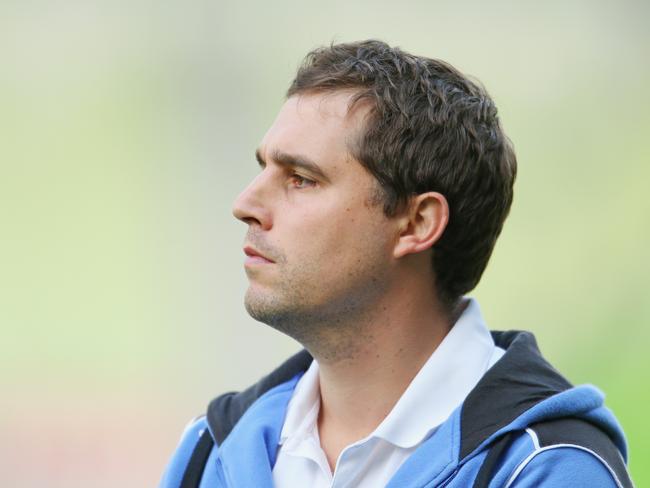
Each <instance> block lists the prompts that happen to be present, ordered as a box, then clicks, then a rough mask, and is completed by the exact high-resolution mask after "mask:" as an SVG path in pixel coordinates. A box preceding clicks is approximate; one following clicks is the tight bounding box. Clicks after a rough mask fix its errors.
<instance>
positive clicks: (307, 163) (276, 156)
mask: <svg viewBox="0 0 650 488" xmlns="http://www.w3.org/2000/svg"><path fill="white" fill-rule="evenodd" d="M255 159H257V162H258V163H259V164H260V165H262V166H265V165H266V161H264V159H263V158H262V153H261V152H260V150H259V149H257V150H256V151H255ZM271 159H272V160H273V162H275V163H276V164H279V165H280V166H285V167H289V168H302V169H304V170H307V171H309V172H310V173H311V174H313V175H314V176H316V177H319V178H321V179H322V180H324V181H326V182H329V181H330V179H329V178H328V177H327V176H326V175H325V173H324V172H323V170H322V169H321V168H320V166H318V164H316V163H315V162H314V161H312V160H311V159H309V158H308V157H306V156H300V155H298V154H288V153H285V152H282V151H279V150H275V151H273V152H272V153H271Z"/></svg>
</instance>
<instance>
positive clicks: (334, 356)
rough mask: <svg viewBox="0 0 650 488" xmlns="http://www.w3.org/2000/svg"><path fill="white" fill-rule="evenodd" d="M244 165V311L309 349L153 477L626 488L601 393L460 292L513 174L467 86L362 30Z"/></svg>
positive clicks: (484, 257)
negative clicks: (499, 326)
mask: <svg viewBox="0 0 650 488" xmlns="http://www.w3.org/2000/svg"><path fill="white" fill-rule="evenodd" d="M257 160H258V162H259V164H260V167H261V171H260V173H259V174H258V176H257V177H256V178H255V179H254V180H253V182H252V183H251V184H250V185H249V186H248V188H246V189H245V190H244V192H243V193H242V194H241V195H240V196H239V198H238V199H237V201H236V202H235V205H234V214H235V216H236V217H237V218H238V219H240V220H242V221H243V222H245V223H246V224H247V225H248V234H247V237H246V241H245V247H244V252H245V254H246V256H247V257H246V261H245V270H246V273H247V275H248V278H249V281H250V286H249V288H248V291H247V293H246V299H245V303H246V308H247V310H248V312H249V313H250V315H251V316H252V317H254V318H255V319H257V320H259V321H261V322H264V323H266V324H268V325H270V326H272V327H274V328H276V329H278V330H279V331H281V332H284V333H286V334H288V335H290V336H291V337H293V338H295V339H296V340H298V341H299V342H300V343H301V344H302V345H303V346H304V347H305V350H304V351H302V352H301V353H299V354H297V355H296V356H294V357H292V358H290V359H289V360H288V361H287V362H286V363H284V364H283V365H282V366H280V367H279V368H278V369H276V370H275V371H273V372H272V373H270V374H269V375H268V376H266V377H265V378H264V379H262V380H261V381H260V382H258V383H257V384H256V385H253V386H252V387H250V388H249V389H247V390H245V391H244V392H241V393H236V394H233V393H230V394H227V395H222V396H220V397H218V398H217V399H215V400H214V401H213V402H212V403H211V404H210V406H209V408H208V412H207V415H206V416H204V417H201V418H199V419H198V420H196V421H194V422H193V423H192V424H190V426H189V427H188V428H187V429H186V432H185V433H184V435H183V438H182V440H181V443H180V445H179V447H178V449H177V451H176V453H175V455H174V457H173V458H172V461H171V463H170V465H169V467H168V469H167V472H166V474H165V476H164V478H163V481H162V484H161V486H163V487H179V486H182V487H190V486H192V487H201V488H207V487H226V486H227V487H266V486H277V487H326V486H327V487H329V486H334V487H380V486H390V487H422V486H427V487H429V486H431V487H433V486H449V487H471V486H488V485H489V486H491V487H497V486H499V487H501V486H513V487H537V486H589V487H615V486H631V481H630V479H629V477H628V475H627V472H626V468H625V461H624V460H625V458H626V445H625V439H624V436H623V433H622V431H621V429H620V427H619V426H618V424H617V422H616V420H615V419H614V417H613V416H612V415H611V413H610V412H609V411H608V410H607V409H606V408H605V407H604V406H603V402H602V400H603V399H602V395H601V394H600V393H599V392H598V390H596V389H595V388H593V387H587V386H582V387H577V388H573V387H572V386H571V385H570V384H569V383H568V382H567V381H566V380H565V379H564V378H563V377H561V376H560V375H559V374H558V373H557V372H556V371H555V370H554V369H553V368H552V367H551V366H550V365H549V364H548V363H547V362H546V361H545V360H544V359H543V358H542V357H541V355H540V353H539V351H538V350H537V347H536V344H535V341H534V338H533V337H532V335H531V334H529V333H526V332H494V333H492V334H490V332H488V330H487V328H486V326H485V324H484V322H483V320H482V318H481V314H480V310H479V308H478V304H477V303H476V302H475V301H474V300H472V299H467V298H464V295H465V294H466V293H467V292H469V291H470V290H472V289H473V288H474V287H475V285H476V284H477V283H478V281H479V278H480V276H481V274H482V272H483V270H484V269H485V266H486V265H487V262H488V259H489V256H490V254H491V252H492V249H493V247H494V244H495V241H496V239H497V236H498V235H499V233H500V231H501V228H502V225H503V222H504V220H505V218H506V216H507V214H508V211H509V208H510V204H511V201H512V186H513V183H514V179H515V173H516V160H515V156H514V152H513V150H512V147H511V145H510V143H509V141H508V139H507V138H506V136H505V134H504V133H503V131H502V129H501V126H500V123H499V121H498V119H497V112H496V108H495V106H494V104H493V102H492V100H491V99H490V98H489V96H488V95H487V93H486V92H485V91H484V89H483V88H482V87H480V86H478V85H477V84H476V83H475V82H472V81H470V80H469V79H467V78H466V77H465V76H463V75H462V74H461V73H459V72H458V71H457V70H455V69H454V68H452V67H451V66H449V65H448V64H446V63H443V62H441V61H438V60H434V59H427V58H422V57H417V56H413V55H410V54H408V53H405V52H403V51H401V50H399V49H396V48H391V47H390V46H388V45H386V44H384V43H382V42H378V41H364V42H358V43H351V44H338V45H332V46H330V47H327V48H322V49H317V50H315V51H313V52H312V53H310V54H309V55H308V56H307V58H306V60H305V62H304V64H303V66H302V67H301V68H300V69H299V71H298V74H297V76H296V78H295V80H294V81H293V83H292V85H291V87H290V88H289V91H288V96H287V100H286V103H285V104H284V106H283V107H282V109H281V110H280V113H279V114H278V116H277V118H276V120H275V122H274V123H273V125H272V126H271V128H270V129H269V131H268V132H267V133H266V135H265V136H264V138H263V140H262V142H261V144H260V146H259V148H258V149H257Z"/></svg>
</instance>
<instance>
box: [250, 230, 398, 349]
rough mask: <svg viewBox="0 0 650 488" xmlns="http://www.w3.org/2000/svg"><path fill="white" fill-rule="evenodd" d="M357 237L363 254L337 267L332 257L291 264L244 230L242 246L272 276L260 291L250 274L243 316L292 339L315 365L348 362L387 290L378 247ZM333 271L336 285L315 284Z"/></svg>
mask: <svg viewBox="0 0 650 488" xmlns="http://www.w3.org/2000/svg"><path fill="white" fill-rule="evenodd" d="M359 238H360V242H359V245H360V246H363V248H365V250H366V252H365V255H364V256H362V257H359V258H358V259H356V260H355V261H354V262H353V263H352V265H349V264H348V265H345V264H341V263H340V262H338V261H337V258H338V256H330V257H329V259H328V260H327V261H324V260H321V261H314V260H297V261H296V262H294V261H293V260H292V259H290V258H287V256H284V255H283V254H282V253H281V252H279V251H278V250H277V249H275V248H273V247H272V246H269V245H268V243H267V242H265V241H264V238H263V236H262V235H261V233H260V232H258V231H257V230H256V229H255V228H250V229H249V233H248V236H247V241H248V242H250V243H251V244H253V245H254V246H255V247H256V248H257V249H259V250H260V251H261V252H264V253H265V254H266V255H268V256H269V257H271V258H272V259H273V260H274V261H275V263H273V264H272V265H270V266H273V267H274V268H275V269H273V270H272V271H273V273H274V275H275V276H274V279H273V282H272V283H271V284H269V285H268V286H265V285H264V284H263V283H258V282H257V280H256V276H255V275H254V273H255V272H254V271H252V272H250V274H249V278H250V279H251V284H250V286H249V288H248V290H247V292H246V296H245V307H246V310H247V312H248V313H249V315H250V316H251V317H252V318H254V319H255V320H258V321H260V322H262V323H265V324H267V325H269V326H271V327H273V328H274V329H276V330H278V331H280V332H282V333H284V334H287V335H288V336H290V337H292V338H293V339H295V340H296V341H298V342H299V343H301V344H302V345H303V346H304V347H306V348H307V349H308V350H310V352H312V354H314V355H317V356H318V357H319V359H320V360H327V361H338V360H341V359H351V358H353V357H354V356H355V355H356V353H357V352H358V349H359V347H358V346H359V343H366V344H368V343H370V342H372V326H371V324H369V317H371V316H374V315H375V314H376V312H377V311H376V310H373V309H372V307H373V304H375V303H376V302H377V301H378V300H379V297H380V296H381V295H382V294H384V293H385V292H386V290H387V288H388V284H387V282H388V279H387V275H386V269H385V255H384V254H383V253H382V251H381V246H378V243H377V242H376V240H375V239H374V238H373V236H360V237H359ZM336 266H341V268H340V270H341V273H340V275H339V276H340V280H337V282H334V283H329V284H328V283H327V282H323V281H322V280H320V279H319V278H320V277H321V276H322V275H323V271H324V269H326V268H328V267H336ZM269 271H270V270H269ZM262 272H264V271H262ZM328 274H331V273H328ZM260 281H262V279H261V277H260Z"/></svg>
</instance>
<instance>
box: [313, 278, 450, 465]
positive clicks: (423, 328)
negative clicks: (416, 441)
mask: <svg viewBox="0 0 650 488" xmlns="http://www.w3.org/2000/svg"><path fill="white" fill-rule="evenodd" d="M399 283H400V284H401V285H400V286H399V287H395V289H391V290H390V291H389V292H388V293H386V294H385V295H384V296H383V297H382V299H381V303H375V306H374V307H373V310H371V311H366V313H364V314H361V316H356V317H355V318H354V319H353V320H351V321H350V323H347V324H341V323H338V324H336V327H335V328H334V330H335V331H336V341H337V344H336V347H333V345H332V344H331V343H329V342H331V341H328V340H327V339H328V338H327V337H326V336H321V337H319V342H318V344H312V345H311V347H310V345H309V344H305V345H306V347H307V348H308V349H309V350H310V352H311V353H312V355H313V356H314V358H315V359H316V360H317V361H318V363H319V369H320V392H321V409H320V413H319V418H318V427H319V433H320V438H321V446H322V447H323V449H324V450H325V452H326V454H327V456H328V459H329V460H330V465H331V466H332V467H333V466H334V463H335V460H336V458H337V457H338V453H339V452H340V450H341V449H343V448H344V447H345V446H347V445H348V444H350V443H352V442H354V441H356V440H359V439H362V438H364V437H366V436H367V435H368V434H370V433H371V432H372V431H373V430H375V428H376V427H377V426H378V425H379V424H380V423H381V422H382V420H383V419H384V418H386V416H387V415H388V414H389V413H390V411H391V410H392V408H393V407H394V405H395V404H396V403H397V400H399V398H400V397H401V396H402V394H403V393H404V391H405V390H406V388H407V387H408V385H409V384H410V382H411V381H412V380H413V378H414V377H415V375H416V374H417V373H418V371H419V370H420V369H421V368H422V366H423V365H424V363H425V362H426V361H427V359H428V358H429V357H430V356H431V354H432V353H433V351H434V350H435V349H436V348H437V347H438V345H439V344H440V343H441V342H442V340H443V339H444V337H445V336H446V335H447V333H448V332H449V330H450V328H451V325H452V323H453V322H452V319H453V317H450V315H449V314H448V313H446V312H445V311H444V310H443V308H442V307H441V306H440V305H439V304H438V302H437V301H436V300H434V299H433V298H432V297H433V296H435V295H434V293H433V291H432V290H431V289H430V288H429V287H421V286H420V287H418V286H404V282H403V281H401V280H400V281H399ZM414 285H422V283H417V284H414ZM413 290H426V293H413ZM321 330H327V328H326V327H324V328H322V329H321ZM343 330H347V331H351V333H349V334H348V333H346V334H342V333H341V331H343ZM332 340H334V339H332ZM319 346H320V347H319ZM332 351H338V352H337V353H336V354H332Z"/></svg>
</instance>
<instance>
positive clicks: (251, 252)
mask: <svg viewBox="0 0 650 488" xmlns="http://www.w3.org/2000/svg"><path fill="white" fill-rule="evenodd" d="M244 254H246V256H248V259H247V260H246V264H265V263H273V262H274V261H273V260H271V259H270V258H267V257H266V256H265V255H264V254H262V253H261V252H259V251H258V250H257V249H255V248H254V247H251V246H246V247H244Z"/></svg>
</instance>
